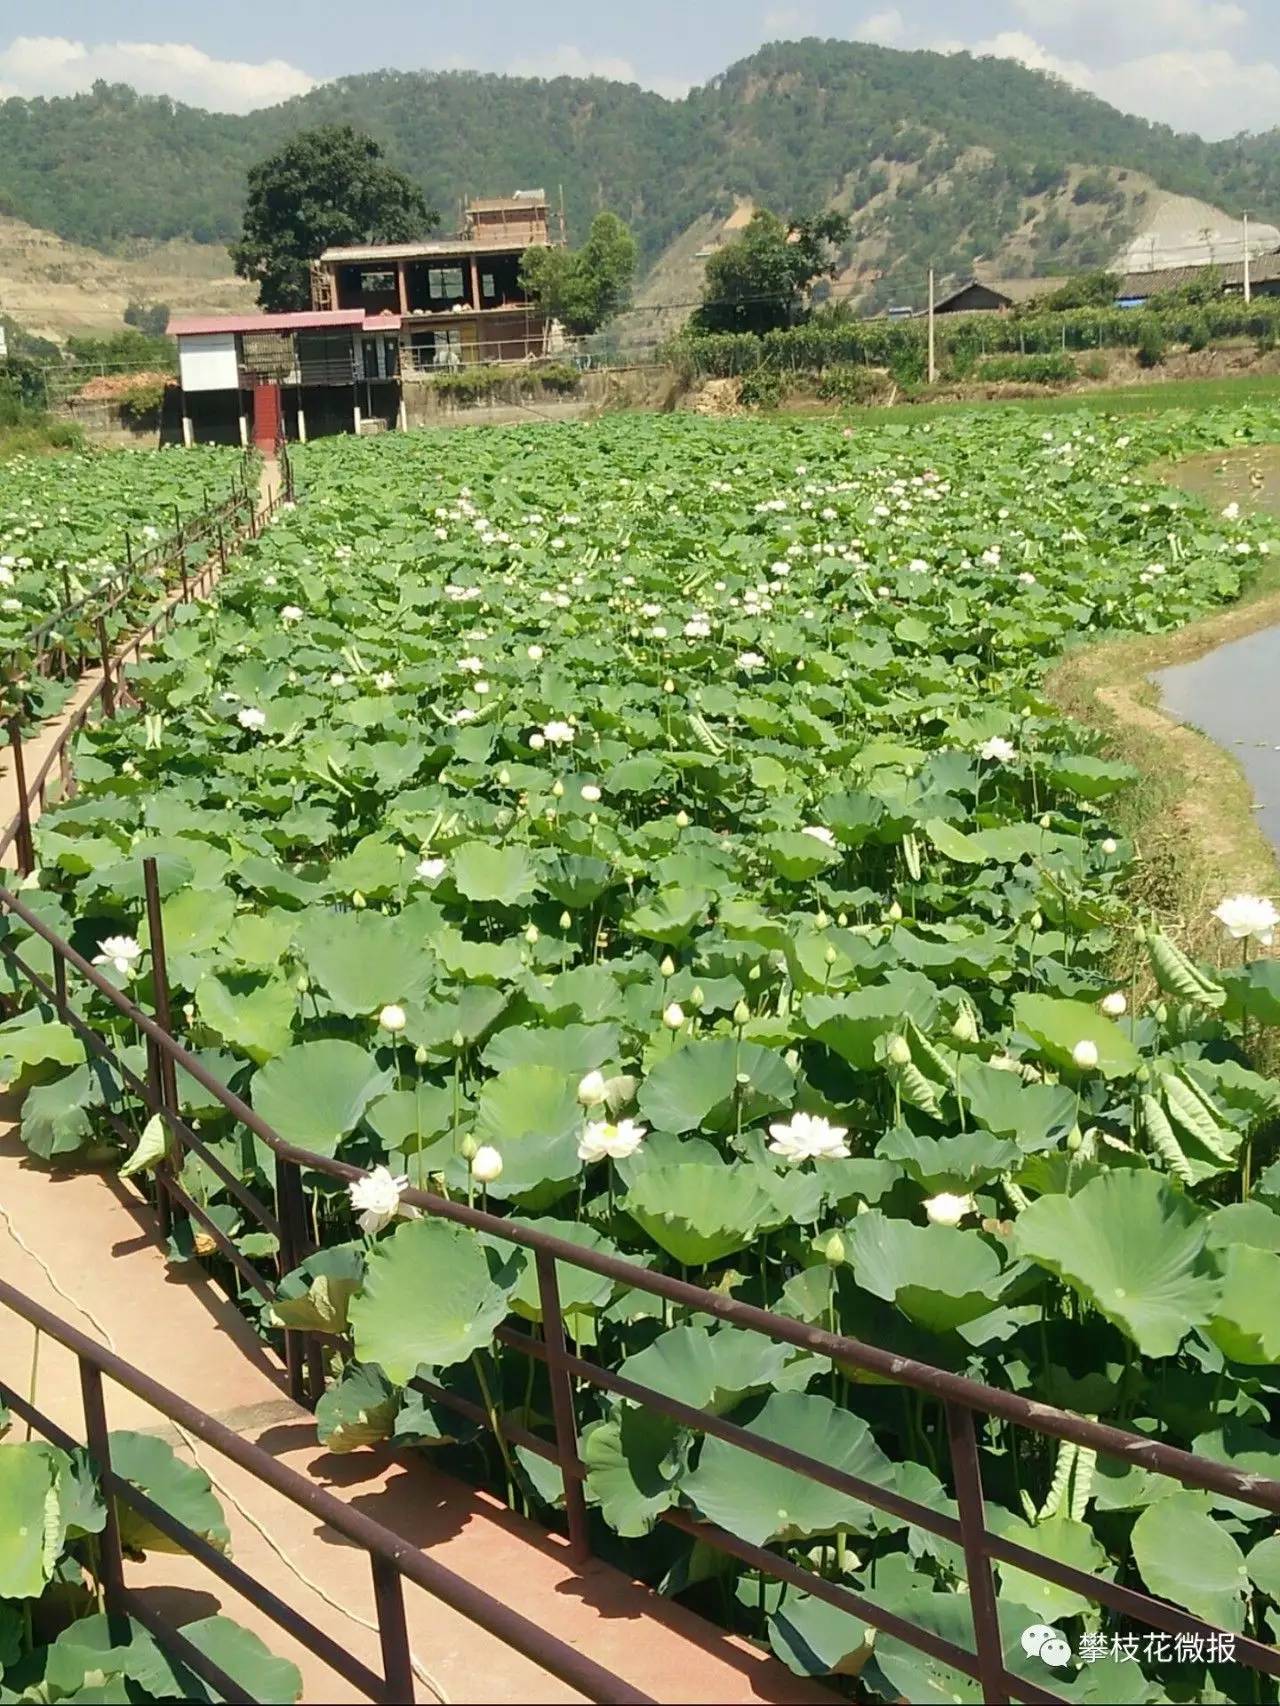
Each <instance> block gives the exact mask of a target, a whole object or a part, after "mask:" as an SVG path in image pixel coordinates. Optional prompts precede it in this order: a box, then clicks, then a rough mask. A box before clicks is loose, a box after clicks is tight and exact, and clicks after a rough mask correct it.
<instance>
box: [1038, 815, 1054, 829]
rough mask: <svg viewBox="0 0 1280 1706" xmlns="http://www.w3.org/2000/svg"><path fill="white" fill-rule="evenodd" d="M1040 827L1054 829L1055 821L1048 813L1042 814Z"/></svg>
mask: <svg viewBox="0 0 1280 1706" xmlns="http://www.w3.org/2000/svg"><path fill="white" fill-rule="evenodd" d="M1040 827H1041V829H1052V828H1053V819H1052V818H1051V817H1050V816H1049V814H1048V812H1042V813H1041V814H1040Z"/></svg>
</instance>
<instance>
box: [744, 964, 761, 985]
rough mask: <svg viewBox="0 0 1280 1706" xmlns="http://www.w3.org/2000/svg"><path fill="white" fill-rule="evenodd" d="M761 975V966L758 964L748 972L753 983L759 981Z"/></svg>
mask: <svg viewBox="0 0 1280 1706" xmlns="http://www.w3.org/2000/svg"><path fill="white" fill-rule="evenodd" d="M760 976H761V971H760V967H759V966H758V965H755V966H752V967H751V969H750V970H749V971H748V973H747V977H748V978H749V979H750V981H751V982H752V983H759V981H760Z"/></svg>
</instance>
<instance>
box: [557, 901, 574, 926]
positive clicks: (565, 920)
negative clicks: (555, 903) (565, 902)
mask: <svg viewBox="0 0 1280 1706" xmlns="http://www.w3.org/2000/svg"><path fill="white" fill-rule="evenodd" d="M572 927H573V919H572V918H571V917H570V916H569V909H568V907H566V908H565V910H564V911H563V912H562V913H561V914H560V928H561V929H562V930H569V929H572Z"/></svg>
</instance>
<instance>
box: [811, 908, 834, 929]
mask: <svg viewBox="0 0 1280 1706" xmlns="http://www.w3.org/2000/svg"><path fill="white" fill-rule="evenodd" d="M813 922H814V923H815V924H816V925H817V926H818V929H819V930H825V929H826V927H827V925H828V924H830V922H831V920H830V918H829V917H828V916H827V914H826V913H825V912H824V911H823V909H822V908H821V907H819V908H818V910H817V912H816V913H815V914H814V917H813Z"/></svg>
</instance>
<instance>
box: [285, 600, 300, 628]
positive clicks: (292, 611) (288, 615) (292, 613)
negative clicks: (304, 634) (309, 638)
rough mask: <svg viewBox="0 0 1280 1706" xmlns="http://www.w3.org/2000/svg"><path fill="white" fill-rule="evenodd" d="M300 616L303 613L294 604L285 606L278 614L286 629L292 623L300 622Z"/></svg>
mask: <svg viewBox="0 0 1280 1706" xmlns="http://www.w3.org/2000/svg"><path fill="white" fill-rule="evenodd" d="M302 616H303V612H302V611H301V610H300V609H299V608H298V606H297V605H296V604H286V605H285V607H284V609H283V610H282V611H281V612H280V620H281V621H282V622H283V623H284V624H285V625H286V627H287V626H289V625H290V624H292V623H294V622H301V620H302Z"/></svg>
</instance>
